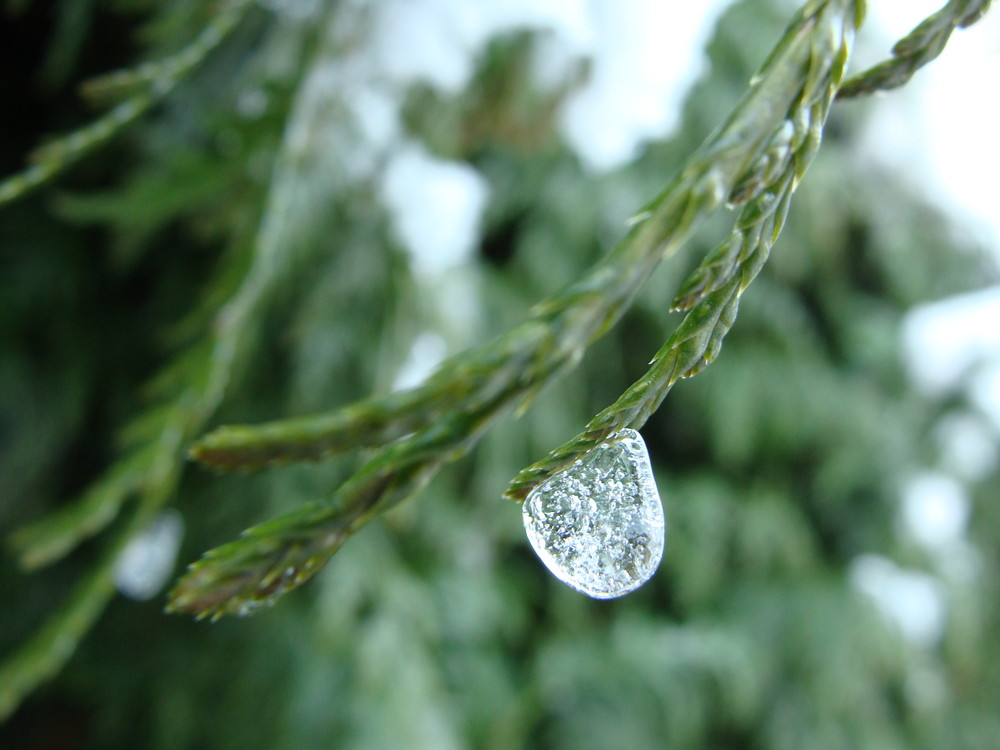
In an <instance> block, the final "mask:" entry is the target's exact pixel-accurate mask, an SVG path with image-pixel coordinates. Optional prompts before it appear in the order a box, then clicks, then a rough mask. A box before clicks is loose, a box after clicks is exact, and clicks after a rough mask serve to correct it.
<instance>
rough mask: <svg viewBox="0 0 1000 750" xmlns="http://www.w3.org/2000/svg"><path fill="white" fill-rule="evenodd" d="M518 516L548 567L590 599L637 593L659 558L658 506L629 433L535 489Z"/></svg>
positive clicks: (648, 470)
mask: <svg viewBox="0 0 1000 750" xmlns="http://www.w3.org/2000/svg"><path fill="white" fill-rule="evenodd" d="M523 517H524V530H525V531H526V532H527V534H528V541H529V542H531V546H532V547H534V548H535V552H537V553H538V556H539V557H540V558H541V559H542V562H544V563H545V565H546V566H547V567H548V569H549V570H551V571H552V573H553V574H554V575H555V576H556V578H558V579H559V580H560V581H563V582H564V583H567V584H569V585H570V586H572V587H573V588H574V589H576V590H577V591H581V592H583V593H584V594H587V595H588V596H592V597H594V598H595V599H613V598H614V597H616V596H622V595H623V594H627V593H629V592H630V591H634V590H635V589H637V588H639V587H640V586H641V585H642V584H644V583H645V582H646V581H648V580H649V579H650V577H651V576H652V575H653V573H655V572H656V568H657V567H658V566H659V564H660V558H662V557H663V534H664V521H663V506H662V505H661V504H660V493H659V492H658V491H657V489H656V482H655V481H654V479H653V470H652V467H651V466H650V464H649V453H648V452H647V451H646V444H645V443H644V442H643V440H642V436H641V435H640V434H639V433H638V432H636V431H635V430H621V431H619V432H616V433H615V434H614V435H612V436H611V437H609V438H608V439H607V440H606V441H605V442H603V443H601V444H600V445H598V446H597V447H596V448H594V449H592V450H591V451H590V452H588V453H587V454H586V455H584V456H583V458H581V459H579V460H578V461H577V462H576V463H574V464H573V465H572V466H570V467H568V468H567V469H564V470H563V471H561V472H559V473H558V474H555V475H553V476H551V477H549V478H548V479H547V480H545V481H544V482H542V484H540V485H538V486H537V487H536V488H535V489H534V490H532V492H531V494H529V495H528V498H527V500H525V501H524V508H523Z"/></svg>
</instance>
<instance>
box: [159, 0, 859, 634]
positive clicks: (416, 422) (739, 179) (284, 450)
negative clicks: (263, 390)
mask: <svg viewBox="0 0 1000 750" xmlns="http://www.w3.org/2000/svg"><path fill="white" fill-rule="evenodd" d="M862 13H863V4H861V3H855V2H853V1H851V0H827V1H825V2H824V1H820V2H810V3H808V4H807V5H806V6H805V7H804V8H803V9H802V11H800V13H799V14H798V15H797V17H796V18H795V20H794V21H793V23H792V24H791V26H790V27H789V28H788V30H787V31H786V33H785V35H784V37H783V38H782V39H781V41H780V42H779V44H778V46H777V47H776V48H775V50H774V52H772V54H771V56H770V57H769V58H768V60H767V61H766V62H765V64H764V66H763V68H762V69H761V71H760V72H759V73H758V75H757V76H755V79H754V83H753V85H752V87H751V88H750V90H749V91H748V92H747V94H746V95H745V96H744V98H743V99H742V100H741V102H740V103H739V104H738V105H737V106H736V108H735V109H734V111H733V113H732V114H731V115H730V117H729V118H728V119H727V120H726V122H725V123H724V124H723V125H722V126H721V127H720V128H719V129H718V130H717V131H716V132H715V133H714V134H712V135H711V136H709V138H708V139H707V140H706V141H705V143H704V144H703V145H702V146H701V147H700V148H699V149H698V150H697V151H696V152H695V153H694V154H693V155H692V156H691V158H690V159H689V160H688V162H687V164H686V166H685V167H684V168H683V169H682V170H681V171H680V173H679V175H678V176H677V177H676V178H674V179H673V180H672V181H671V182H670V183H669V184H668V186H667V187H666V189H665V190H664V191H663V192H662V193H661V194H660V195H658V196H657V197H656V198H655V199H654V200H653V201H652V202H651V203H650V204H649V205H648V206H646V207H645V208H644V209H643V210H642V211H641V212H640V213H639V214H638V215H637V218H636V219H635V221H634V223H633V226H632V228H631V230H630V232H629V233H628V235H626V237H625V238H624V239H623V240H622V241H621V242H619V244H618V245H617V246H616V247H615V248H614V249H613V250H612V251H611V252H610V253H609V254H608V255H607V256H606V258H605V259H604V260H602V261H601V262H600V263H598V264H597V265H596V266H595V267H594V268H593V269H592V270H591V271H590V272H589V273H588V274H587V275H586V276H585V277H584V278H583V279H582V280H581V281H580V282H578V283H577V284H574V285H573V286H571V287H570V288H569V289H568V290H567V291H566V292H564V293H563V294H561V295H559V296H557V297H556V298H554V299H552V300H550V301H548V302H546V303H542V304H540V305H538V306H537V307H536V308H535V310H534V312H533V315H532V316H531V318H530V319H529V320H528V321H527V322H526V323H524V324H522V325H521V326H520V327H518V328H516V329H514V330H513V331H511V332H510V333H508V334H507V335H505V336H502V337H501V338H500V339H498V340H497V341H496V342H494V343H492V344H489V345H487V346H485V347H481V348H479V349H476V350H473V351H471V352H469V353H466V354H464V355H460V356H459V357H458V358H454V359H452V360H449V361H448V362H446V363H445V364H444V365H443V366H442V367H441V368H440V369H439V370H438V372H437V374H435V375H434V376H433V377H432V378H430V379H429V380H428V381H427V382H426V383H425V384H424V385H423V386H421V387H419V388H417V389H415V390H414V391H411V392H410V393H409V394H401V395H399V396H396V397H393V396H390V397H386V398H385V399H382V400H380V399H375V400H371V401H367V402H362V403H361V404H358V405H354V406H349V407H347V408H345V409H343V410H339V411H337V412H333V413H331V414H327V415H323V416H320V417H306V418H302V419H299V420H294V421H291V422H282V423H277V424H272V425H263V426H257V427H253V426H244V427H240V428H230V429H228V430H220V431H218V432H216V433H214V434H213V435H210V436H209V437H208V438H206V439H204V440H203V441H201V442H199V443H198V444H197V445H196V446H195V448H194V450H193V455H194V457H195V458H198V459H201V460H205V461H206V462H208V463H210V464H212V465H215V466H218V467H220V468H238V467H241V466H244V467H246V468H258V467H260V466H262V465H267V464H269V463H276V462H282V461H291V460H300V459H303V458H320V457H325V456H327V455H330V454H332V453H334V452H337V451H339V450H343V449H344V448H346V447H347V446H348V445H349V444H351V442H352V441H354V442H355V444H358V445H370V446H374V445H377V444H379V442H380V441H382V440H385V439H386V437H388V436H394V435H398V436H400V437H402V436H403V435H406V434H407V433H408V432H410V431H412V432H413V434H412V435H410V436H409V437H402V439H400V440H398V441H397V442H394V443H390V444H388V445H384V446H383V447H382V448H380V449H378V450H377V452H376V454H375V455H374V457H373V458H371V459H370V460H369V461H368V463H366V464H365V465H364V466H363V467H362V468H361V469H360V470H359V471H358V472H357V473H356V474H355V475H354V476H353V477H351V478H350V479H349V480H348V481H347V482H346V483H345V484H344V485H343V486H342V487H341V488H340V489H339V490H338V491H337V492H335V493H334V495H333V497H332V498H331V499H330V500H329V501H327V502H320V503H316V504H314V505H311V506H308V507H306V508H304V509H302V510H299V511H295V512H292V513H289V514H287V515H285V516H282V517H279V518H277V519H274V520H273V521H271V522H268V523H265V524H262V525H260V526H257V527H254V528H252V529H250V530H248V531H247V532H245V533H244V535H243V536H242V537H241V538H240V539H237V540H236V541H234V542H231V543H229V544H227V545H224V546H222V547H218V548H216V549H214V550H212V551H210V552H208V553H206V555H204V556H203V557H202V559H201V560H199V561H198V562H196V563H194V564H193V565H192V566H191V568H190V569H189V572H188V573H187V574H186V575H185V576H184V577H183V578H182V579H181V580H180V582H179V583H178V584H177V586H176V588H175V589H174V591H173V592H172V594H171V596H170V603H169V605H168V609H169V610H171V611H185V612H193V613H195V614H196V615H198V616H199V617H206V616H208V617H213V618H215V617H219V616H221V615H225V614H231V613H240V614H242V613H247V612H250V611H252V610H253V609H254V608H255V607H257V606H260V605H263V604H270V603H272V602H273V601H274V600H275V599H276V598H277V597H279V596H280V595H282V594H284V593H285V592H287V591H289V590H291V589H293V588H295V587H297V586H299V585H301V584H302V583H304V582H305V581H306V580H308V579H309V578H310V577H311V576H312V575H313V574H314V573H315V572H316V570H318V569H319V568H320V567H321V566H322V565H323V564H324V563H325V562H326V561H327V560H328V559H329V558H330V556H332V555H333V554H334V552H336V550H337V549H339V547H340V545H341V544H342V543H343V542H344V540H345V539H346V538H347V536H349V535H350V534H352V533H353V532H354V531H356V530H357V529H358V528H360V527H361V526H362V525H363V524H364V523H365V522H367V521H368V520H369V519H371V518H372V517H374V516H375V515H377V514H378V513H381V512H382V511H383V510H385V509H387V508H388V507H391V506H392V505H394V504H396V503H398V502H399V501H401V500H403V499H404V498H406V497H408V496H409V495H410V494H412V493H413V492H415V491H416V490H417V489H419V488H420V486H422V485H423V484H424V483H425V482H426V481H427V480H428V479H429V477H430V476H432V475H433V473H434V472H435V471H437V469H438V468H439V467H440V466H441V465H442V464H444V463H445V462H447V461H449V460H453V459H454V458H456V457H458V456H459V455H461V454H462V453H464V452H465V451H466V450H468V448H470V447H471V446H472V445H473V444H474V443H475V442H476V440H478V438H479V436H480V434H481V432H482V431H483V430H484V429H485V428H486V426H487V425H488V424H489V423H490V422H491V421H492V420H493V419H495V418H496V417H497V416H499V415H500V414H502V413H504V412H505V411H506V410H508V409H509V408H511V407H512V406H514V405H515V404H517V403H518V402H523V401H524V399H527V398H530V397H531V396H532V395H533V394H534V393H536V392H537V391H538V389H540V388H541V387H543V386H544V385H545V384H546V383H547V382H549V381H551V380H552V379H553V378H554V377H556V376H557V375H558V374H560V373H561V372H563V371H565V370H566V369H568V368H570V367H572V366H573V365H574V364H576V362H577V361H578V360H579V359H580V358H581V357H582V355H583V353H584V351H585V349H586V347H587V346H588V345H589V344H590V343H591V342H592V341H593V340H595V339H596V338H598V337H599V336H600V335H601V334H603V333H604V332H605V331H606V330H607V329H608V328H609V327H610V326H611V325H613V324H614V323H615V322H616V321H617V320H618V318H619V317H620V316H621V315H622V314H623V312H624V310H625V309H626V308H627V307H628V305H629V304H630V303H631V301H632V300H633V299H634V297H635V295H636V294H637V293H638V290H639V288H640V287H641V286H642V284H643V282H644V281H645V280H646V279H647V278H648V276H649V274H650V272H651V271H652V270H653V268H654V267H655V266H656V265H657V263H658V262H659V261H660V260H661V259H663V258H665V257H668V256H670V255H671V254H673V253H674V252H675V251H676V250H677V249H678V248H679V247H680V245H681V244H682V243H683V242H684V241H685V240H686V239H687V238H688V237H689V236H690V235H691V233H692V232H693V231H694V229H695V227H696V226H698V225H699V224H700V223H701V222H702V221H703V220H704V219H705V218H707V217H708V216H709V215H710V214H711V213H713V212H714V211H715V210H716V209H718V208H719V207H720V206H721V205H722V204H723V202H724V201H725V200H726V199H727V197H733V198H734V199H735V200H752V201H754V202H752V204H751V206H750V207H748V209H747V211H748V212H750V214H748V215H751V214H752V215H754V216H759V217H760V218H759V219H758V221H759V222H761V223H766V222H767V221H768V220H771V221H779V222H780V219H779V218H774V217H775V216H778V215H780V217H781V218H783V215H784V214H783V211H784V208H785V205H784V202H783V201H782V200H780V198H781V196H780V195H776V196H774V197H775V198H777V199H779V200H778V206H779V207H781V213H780V214H776V212H775V211H773V210H772V211H770V213H768V212H767V211H766V210H764V209H763V208H761V206H762V205H763V203H762V202H764V201H766V200H768V199H766V198H765V197H764V195H765V193H766V190H767V188H768V187H769V186H768V185H767V184H765V183H764V182H763V181H764V179H765V178H766V176H767V175H768V174H770V173H771V172H773V171H774V167H772V166H768V165H769V164H770V161H769V160H773V158H774V153H777V151H781V147H780V145H779V144H780V143H782V142H783V141H782V139H783V138H785V137H786V136H787V134H788V126H787V124H786V121H788V120H791V121H792V123H793V127H798V128H802V129H803V130H796V131H795V132H796V133H798V134H799V135H800V137H801V144H802V145H801V148H800V149H799V150H800V151H801V152H802V153H803V155H804V154H806V153H807V152H808V153H809V156H810V157H811V153H812V152H814V150H815V145H818V140H817V142H816V143H815V144H814V143H813V141H812V140H811V139H810V138H811V136H810V134H813V136H815V139H818V135H819V133H820V132H821V128H822V120H821V119H820V120H816V119H815V118H814V114H815V113H814V110H813V108H814V106H815V104H816V102H817V101H821V102H822V103H823V109H822V114H823V115H825V112H826V107H827V106H828V104H829V98H830V97H831V96H832V91H833V90H835V83H832V82H831V81H832V80H833V79H836V81H837V82H839V80H840V78H839V76H840V73H841V72H842V70H843V67H844V65H845V64H846V59H847V53H848V50H847V47H848V42H849V40H850V38H851V37H852V35H853V31H854V28H855V27H856V25H857V24H859V23H860V20H861V16H862ZM794 142H796V143H798V142H799V141H794ZM776 150H777V151H776ZM769 154H771V155H770V156H769ZM802 171H804V166H801V165H799V164H798V163H796V164H794V165H793V166H792V167H791V168H790V169H786V170H784V171H783V172H782V175H783V177H784V179H786V180H789V181H790V182H789V184H793V183H794V181H796V180H797V179H798V178H799V177H800V176H801V173H802ZM755 196H757V197H755ZM754 212H756V213H754ZM767 217H770V218H767ZM748 221H749V219H748ZM761 236H765V237H766V235H764V233H763V229H762V232H761ZM759 244H760V246H761V247H765V246H766V247H769V246H770V243H769V242H761V243H759ZM765 252H766V251H765ZM761 258H762V253H760V252H755V253H754V252H752V253H749V255H748V258H747V260H746V263H745V264H744V267H745V269H746V271H745V273H742V274H737V275H736V276H735V277H734V279H735V281H733V282H731V285H730V286H725V285H724V286H723V287H722V288H720V289H719V290H717V295H722V294H728V295H729V297H728V298H727V299H730V298H733V297H734V296H735V297H736V298H737V299H738V293H737V292H736V290H737V289H739V291H742V286H745V283H749V278H752V274H753V273H756V271H755V270H753V269H754V268H759V263H762V262H763V261H762V259H761ZM751 259H755V260H754V261H753V262H752V261H751ZM755 262H756V263H757V264H758V265H756V266H755V265H754V263H755ZM710 296H711V295H710ZM711 299H712V300H716V297H711ZM729 307H730V309H731V310H732V311H733V313H734V312H735V307H734V306H733V305H730V306H729ZM717 308H718V310H719V311H718V312H716V310H717ZM703 309H708V310H709V312H710V314H711V315H715V316H716V317H717V318H718V317H719V316H720V315H721V308H719V306H718V305H715V306H713V305H711V304H709V305H708V306H707V307H706V308H703ZM730 317H731V314H730ZM724 319H725V320H729V317H726V318H724ZM731 322H732V321H731V320H729V324H730V325H731ZM713 329H714V327H713ZM709 338H711V336H709ZM716 349H717V347H716ZM698 356H699V358H704V357H705V356H706V355H705V350H702V352H701V353H700V354H699V355H698ZM661 359H667V358H666V357H663V358H661ZM444 394H450V396H451V399H450V401H449V402H448V403H444V402H443V401H442V396H443V395H444ZM393 399H396V400H395V402H394V401H393ZM394 403H395V405H403V406H405V407H406V408H405V409H404V410H403V412H402V413H394V412H392V411H391V406H392V405H394ZM390 439H391V438H390Z"/></svg>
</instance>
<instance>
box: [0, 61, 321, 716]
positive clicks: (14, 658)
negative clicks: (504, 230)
mask: <svg viewBox="0 0 1000 750" xmlns="http://www.w3.org/2000/svg"><path fill="white" fill-rule="evenodd" d="M329 52H330V50H328V49H324V50H318V51H317V52H316V56H317V58H319V59H322V58H323V56H324V54H329ZM320 97H325V92H324V91H320V90H318V88H317V87H315V86H313V87H309V86H304V87H303V90H302V91H301V92H300V93H299V96H298V97H297V101H296V105H295V107H294V108H293V112H292V114H291V116H290V118H289V122H288V124H287V127H286V132H285V137H284V140H283V143H282V148H281V151H280V153H279V154H278V156H277V159H276V165H275V175H274V178H273V180H272V182H271V188H270V191H269V195H268V200H267V207H266V210H265V212H264V216H263V218H262V220H261V223H260V227H259V230H258V233H257V236H256V240H255V242H254V243H252V247H249V246H248V247H245V248H243V247H239V248H235V249H234V250H235V251H234V252H231V254H230V258H229V263H230V264H231V268H239V269H243V268H245V267H246V264H245V262H244V257H245V256H244V255H242V254H241V253H245V252H249V251H250V250H252V251H253V260H252V262H251V263H250V264H249V267H248V268H246V270H245V271H243V272H242V274H241V275H242V278H241V281H240V284H239V287H238V289H237V291H236V292H235V294H233V295H232V297H231V298H230V299H229V300H228V301H227V302H226V304H225V305H224V306H223V307H222V309H221V310H220V311H219V313H218V315H217V316H216V320H215V326H214V327H213V329H212V330H211V331H210V332H208V333H206V334H205V335H204V336H203V337H202V338H201V339H200V340H199V341H197V342H195V343H194V344H192V345H191V346H190V347H189V349H188V350H187V351H185V352H183V353H181V354H179V355H178V356H177V357H176V358H175V359H174V360H173V361H172V362H171V363H168V364H167V365H166V366H165V367H164V369H163V371H162V372H161V376H160V378H159V379H158V380H159V382H158V383H157V385H158V387H159V389H160V390H161V391H166V392H164V393H162V394H161V397H162V399H163V404H162V405H161V406H159V407H153V408H151V409H150V410H149V411H148V412H147V413H146V414H144V415H142V416H140V417H139V418H138V419H136V420H135V421H134V422H133V423H132V425H131V426H130V427H129V428H128V430H127V433H128V435H127V437H128V440H129V442H130V443H131V448H130V450H129V451H127V452H126V454H125V456H123V458H122V459H120V460H119V462H118V463H117V464H116V465H114V466H113V467H112V468H111V469H109V470H108V472H106V473H105V475H104V476H103V477H102V478H101V479H99V480H98V481H97V482H96V483H95V484H94V485H93V486H92V487H91V488H90V489H89V490H88V491H87V492H85V493H84V495H83V496H82V497H81V498H79V499H78V500H77V501H76V503H75V504H73V505H71V506H68V508H67V509H66V510H64V511H61V512H59V513H57V514H55V515H54V516H51V517H49V518H46V519H42V520H40V521H38V522H36V523H35V524H33V525H32V526H29V527H26V528H24V529H22V530H20V531H19V532H15V534H13V535H12V538H11V540H10V542H11V544H12V545H13V546H14V547H15V549H16V551H17V552H18V554H19V556H20V558H21V561H22V563H23V564H24V565H25V566H26V567H34V566H38V565H43V564H46V563H48V562H52V561H54V560H55V559H57V558H58V557H59V556H61V555H63V554H65V553H66V552H68V551H70V550H71V549H72V548H73V547H74V546H75V545H76V544H78V543H79V542H80V541H82V540H83V539H85V538H86V537H88V536H90V535H93V534H96V533H97V532H98V531H100V530H102V529H103V528H105V527H106V526H107V524H108V523H110V522H111V521H112V520H113V519H114V518H116V517H117V516H118V515H119V514H120V512H121V511H122V510H123V509H124V507H125V503H126V502H127V501H134V503H133V505H132V508H131V509H130V512H131V514H132V515H131V516H130V517H129V520H128V521H127V522H126V523H125V524H124V526H123V529H122V530H121V531H119V532H116V534H115V536H114V538H113V539H112V540H111V541H110V542H109V543H108V545H107V547H106V548H105V549H106V551H105V555H104V557H103V558H102V559H101V561H100V562H99V563H98V564H97V565H96V567H95V568H94V569H93V570H91V571H90V572H89V573H88V575H87V576H86V577H85V578H84V579H83V580H82V581H80V582H79V583H78V584H77V585H76V588H75V590H74V593H73V594H72V595H71V597H70V599H69V601H68V602H67V603H66V604H65V605H64V606H63V607H62V608H61V609H59V610H58V611H56V612H55V613H53V614H52V615H51V616H50V618H49V620H48V621H47V622H46V623H45V624H44V625H43V626H42V627H41V628H40V629H39V630H38V631H37V635H36V636H35V637H34V638H33V639H32V640H30V641H29V642H28V643H26V644H24V645H23V646H22V647H21V648H20V649H19V650H17V651H16V652H14V653H13V654H12V655H10V656H9V657H7V658H6V659H5V660H4V661H3V662H2V663H0V719H2V718H3V717H4V716H5V715H6V714H9V713H10V712H12V711H13V710H14V709H16V707H17V705H18V704H19V703H20V701H21V700H22V699H23V698H24V696H25V695H27V694H28V693H29V692H30V691H31V690H33V689H34V688H35V687H36V686H37V685H38V684H39V683H40V682H42V681H43V680H45V679H47V678H48V677H50V676H51V675H53V674H54V673H55V672H56V671H58V669H59V668H60V667H61V665H62V664H64V663H65V662H66V661H67V660H68V659H69V658H70V657H71V656H72V654H73V651H74V650H75V648H76V645H77V643H78V642H79V640H80V639H81V638H82V637H83V635H84V634H85V633H86V631H87V630H88V629H89V628H90V627H91V626H92V625H93V623H94V622H95V621H96V619H97V617H98V616H99V615H100V613H101V611H102V610H103V607H104V606H105V605H106V603H107V602H108V601H109V599H110V598H111V596H112V595H113V592H114V585H113V579H112V568H113V566H114V563H115V562H116V560H117V558H118V555H119V554H120V553H121V550H122V549H123V548H124V546H125V544H127V543H128V541H129V540H130V539H131V538H132V536H133V535H134V534H135V533H137V532H138V531H140V530H142V529H143V528H145V526H146V524H147V523H148V522H149V521H150V520H151V519H152V517H153V516H154V515H155V513H156V512H157V511H158V510H159V509H160V508H161V507H162V506H163V505H165V504H166V503H167V502H169V501H170V500H172V499H173V497H174V494H175V491H176V487H177V483H178V482H179V480H180V475H181V472H182V470H183V467H184V458H185V451H184V448H185V446H186V445H187V444H188V443H189V442H190V440H191V439H192V438H193V437H194V435H195V434H196V433H197V432H199V431H200V430H202V429H203V427H204V424H205V421H206V420H207V419H208V418H209V417H210V416H211V414H212V413H214V411H215V409H216V408H217V406H218V404H219V402H220V401H221V399H222V397H223V395H224V393H225V391H226V388H227V386H228V383H229V380H230V376H231V373H232V372H233V371H234V369H235V368H238V367H239V366H240V365H241V364H242V362H243V361H244V359H245V357H246V356H247V353H248V351H249V350H250V344H251V342H252V337H253V334H254V332H255V330H256V328H257V325H258V322H259V316H260V315H261V314H262V311H263V308H264V307H265V305H266V302H267V300H268V298H269V295H270V293H271V292H272V291H273V290H274V288H275V287H276V286H277V285H279V284H280V282H281V281H282V280H283V279H285V278H286V274H287V273H288V272H289V269H290V267H291V266H292V265H293V263H292V261H293V259H294V258H295V257H296V255H295V252H294V250H295V249H297V248H298V247H299V246H300V245H301V244H302V233H303V232H308V231H309V229H310V227H311V226H312V221H311V219H310V215H305V216H304V215H303V212H306V213H307V214H308V211H309V209H308V208H305V207H304V204H305V201H303V200H302V198H303V193H309V194H311V193H313V192H315V191H316V189H317V184H316V180H317V179H319V177H318V176H317V171H316V170H317V167H319V168H321V169H320V170H319V171H320V172H322V173H323V174H326V172H325V171H324V169H322V168H326V167H329V164H328V163H326V162H324V161H323V154H322V153H318V152H317V149H319V148H320V147H321V146H324V145H325V143H320V142H319V141H318V139H315V138H313V139H309V138H307V139H305V143H304V142H303V138H302V133H303V132H307V133H313V132H314V131H317V132H322V131H323V130H324V128H325V127H327V126H328V123H327V122H326V120H325V119H323V118H326V117H330V116H331V115H330V114H329V112H328V111H327V109H326V108H323V107H319V106H317V99H318V98H320ZM314 141H316V142H314ZM304 157H307V158H304ZM231 268H230V269H223V270H221V271H220V276H226V275H227V274H228V273H229V271H230V270H231ZM208 294H209V295H210V296H211V294H212V290H208ZM73 523H77V524H79V525H78V526H77V527H76V528H73V527H72V524H73Z"/></svg>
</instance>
